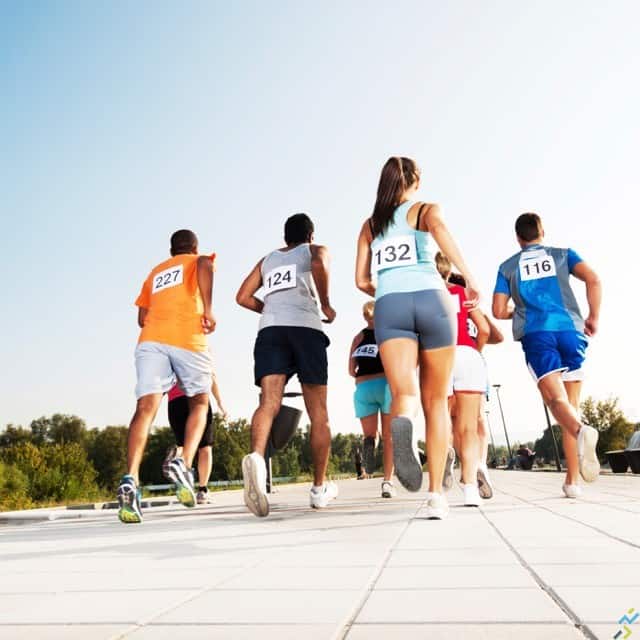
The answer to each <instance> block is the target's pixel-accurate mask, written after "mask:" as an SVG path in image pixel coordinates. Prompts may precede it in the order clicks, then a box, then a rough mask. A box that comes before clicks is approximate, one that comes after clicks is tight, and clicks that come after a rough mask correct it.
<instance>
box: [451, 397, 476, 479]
mask: <svg viewBox="0 0 640 640" xmlns="http://www.w3.org/2000/svg"><path fill="white" fill-rule="evenodd" d="M480 398H481V395H480V394H479V393H456V417H455V420H454V421H453V432H454V434H455V435H454V437H456V438H458V439H459V442H460V444H459V446H460V449H459V450H458V455H459V456H460V464H461V465H462V482H463V483H464V484H474V485H475V484H476V482H477V477H478V413H479V411H480Z"/></svg>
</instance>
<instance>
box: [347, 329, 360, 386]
mask: <svg viewBox="0 0 640 640" xmlns="http://www.w3.org/2000/svg"><path fill="white" fill-rule="evenodd" d="M361 340H362V331H360V333H358V335H357V336H356V337H355V338H354V339H353V341H352V342H351V348H350V349H349V375H350V376H351V377H352V378H355V377H356V373H357V368H356V359H355V358H354V357H353V352H354V351H355V350H356V347H357V346H358V343H359V342H360V341H361Z"/></svg>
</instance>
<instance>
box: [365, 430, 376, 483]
mask: <svg viewBox="0 0 640 640" xmlns="http://www.w3.org/2000/svg"><path fill="white" fill-rule="evenodd" d="M362 449H363V451H362V457H363V462H364V468H365V471H366V473H367V474H368V475H370V476H372V475H373V472H374V471H375V469H376V439H375V438H372V437H369V438H365V439H364V447H363V448H362Z"/></svg>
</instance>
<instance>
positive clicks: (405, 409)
mask: <svg viewBox="0 0 640 640" xmlns="http://www.w3.org/2000/svg"><path fill="white" fill-rule="evenodd" d="M380 357H381V358H382V364H383V365H384V371H385V375H386V377H387V382H388V383H389V389H391V416H392V417H396V416H405V417H407V418H409V419H410V420H412V419H413V417H414V415H415V412H416V405H417V400H418V390H417V388H416V375H415V371H416V363H417V361H418V342H417V340H412V339H411V338H393V339H391V340H386V341H385V342H383V343H382V344H381V345H380Z"/></svg>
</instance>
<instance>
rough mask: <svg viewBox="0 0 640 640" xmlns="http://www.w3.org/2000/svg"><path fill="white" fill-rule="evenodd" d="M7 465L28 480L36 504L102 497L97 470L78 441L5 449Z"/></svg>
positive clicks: (19, 445) (29, 492) (3, 455)
mask: <svg viewBox="0 0 640 640" xmlns="http://www.w3.org/2000/svg"><path fill="white" fill-rule="evenodd" d="M2 457H3V459H4V461H5V462H7V463H9V464H10V465H13V466H14V467H16V468H17V469H19V471H20V472H21V473H22V474H23V475H24V476H25V477H26V478H27V482H28V488H29V489H28V495H29V498H30V499H31V500H33V501H34V502H44V503H51V502H68V501H76V500H93V499H95V498H97V497H98V496H99V490H98V487H97V485H96V482H95V480H96V471H95V469H94V468H93V466H92V464H91V463H90V462H89V460H88V458H87V454H86V452H85V450H84V449H83V448H82V446H81V445H80V444H78V443H77V442H72V443H69V444H43V445H40V446H39V447H37V446H36V445H34V444H33V443H31V442H26V443H22V444H18V445H14V446H12V447H8V448H6V449H4V450H3V452H2Z"/></svg>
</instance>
